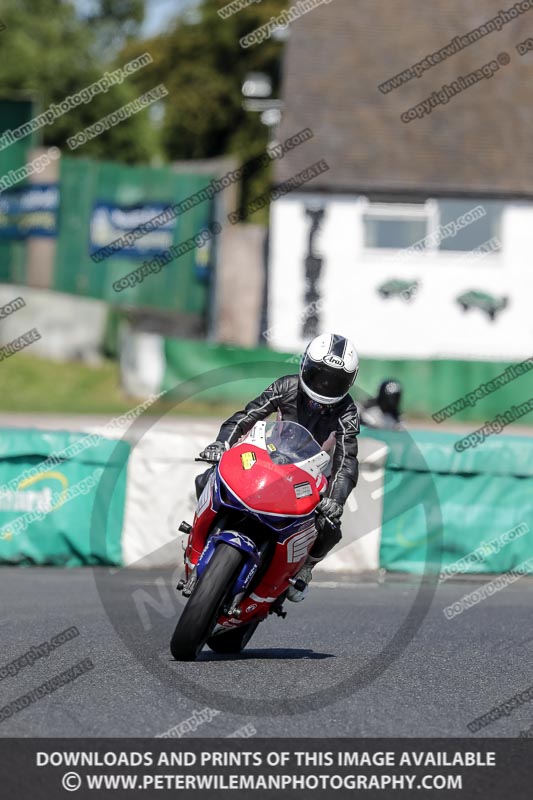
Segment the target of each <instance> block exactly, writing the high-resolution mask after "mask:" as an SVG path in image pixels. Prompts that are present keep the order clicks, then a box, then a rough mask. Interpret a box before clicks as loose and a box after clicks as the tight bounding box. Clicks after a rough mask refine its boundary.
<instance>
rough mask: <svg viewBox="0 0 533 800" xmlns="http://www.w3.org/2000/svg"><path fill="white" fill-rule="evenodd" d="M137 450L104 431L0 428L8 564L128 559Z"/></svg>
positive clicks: (0, 531)
mask: <svg viewBox="0 0 533 800" xmlns="http://www.w3.org/2000/svg"><path fill="white" fill-rule="evenodd" d="M129 454H130V446H129V444H127V443H126V442H123V441H120V442H116V441H113V440H109V439H104V438H103V437H101V436H99V435H97V434H92V435H88V434H83V433H64V432H58V431H40V430H22V429H20V430H19V429H3V430H0V564H20V565H41V564H50V565H54V566H69V567H76V566H85V565H91V564H117V565H120V564H121V563H122V550H121V537H122V525H123V519H124V505H125V496H126V468H127V463H128V458H129ZM104 474H105V475H106V478H109V476H110V475H111V477H112V478H113V480H112V481H109V483H110V484H112V485H113V486H114V488H113V490H112V493H111V494H110V496H105V495H106V492H105V491H103V492H102V491H99V492H97V488H98V486H99V484H100V481H101V479H102V476H103V475H104ZM106 483H107V480H106ZM95 523H96V524H95ZM91 526H92V533H91Z"/></svg>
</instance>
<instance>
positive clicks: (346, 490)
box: [217, 375, 359, 559]
mask: <svg viewBox="0 0 533 800" xmlns="http://www.w3.org/2000/svg"><path fill="white" fill-rule="evenodd" d="M272 413H277V415H278V418H279V419H284V420H288V421H290V422H298V423H299V424H300V425H303V426H304V428H307V430H308V431H309V433H310V434H311V435H312V436H313V437H314V438H315V439H316V441H317V442H318V443H319V445H320V446H321V447H323V449H325V450H326V451H329V452H330V454H331V450H332V449H333V455H332V462H331V476H330V479H329V482H328V488H327V490H326V495H327V496H328V497H331V498H332V499H333V500H336V501H337V502H338V503H340V505H342V506H343V505H344V503H345V502H346V500H347V498H348V495H349V494H350V492H351V491H352V489H353V488H354V486H355V485H356V484H357V478H358V473H359V464H358V461H357V449H358V445H357V434H358V433H359V414H358V411H357V408H356V405H355V403H354V402H353V400H352V398H351V397H350V396H349V395H347V396H346V397H345V398H344V399H343V400H341V401H340V403H337V404H335V405H333V406H321V407H320V408H317V404H315V403H312V402H311V401H310V400H309V398H308V397H307V395H306V394H305V393H304V392H303V391H302V389H301V388H300V381H299V376H298V375H286V376H285V377H283V378H278V380H276V381H274V383H273V384H271V385H270V386H269V387H268V388H267V389H265V391H264V392H263V393H262V394H261V395H260V396H259V397H257V398H256V399H255V400H252V401H251V402H250V403H248V405H247V406H246V407H245V409H244V410H243V411H237V413H236V414H233V416H232V417H230V418H229V419H228V420H226V422H224V424H223V425H222V427H221V429H220V431H219V434H218V436H217V440H218V441H220V442H228V443H229V445H230V446H231V445H233V444H235V442H237V441H238V439H239V438H240V437H241V436H243V435H244V434H246V433H248V431H250V430H251V429H252V428H253V426H254V425H255V423H256V422H258V421H259V420H263V419H266V418H267V417H269V416H270V415H271V414H272ZM320 528H321V529H320ZM340 539H341V530H340V526H338V525H337V526H335V527H334V528H332V526H329V525H324V526H320V527H319V535H318V538H317V540H316V542H315V544H314V546H313V548H312V551H311V556H313V557H314V558H317V559H318V558H324V556H325V555H326V553H328V552H329V550H331V548H332V547H334V546H335V545H336V544H337V543H338V542H339V541H340Z"/></svg>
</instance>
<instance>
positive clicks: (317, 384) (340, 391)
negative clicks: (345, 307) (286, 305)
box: [300, 333, 359, 405]
mask: <svg viewBox="0 0 533 800" xmlns="http://www.w3.org/2000/svg"><path fill="white" fill-rule="evenodd" d="M358 372H359V356H358V355H357V352H356V350H355V347H354V346H353V344H352V342H350V340H349V339H346V338H345V337H344V336H339V335H337V334H336V333H324V334H322V336H317V337H316V339H313V341H312V342H310V343H309V344H308V345H307V348H306V350H305V353H304V355H303V358H302V363H301V365H300V386H301V387H302V389H303V391H304V392H305V393H306V395H307V396H308V397H310V398H311V400H314V401H315V402H316V403H321V404H322V405H333V404H334V403H338V402H339V401H340V400H342V399H343V397H346V395H347V394H348V392H349V391H350V389H351V387H352V386H353V384H354V381H355V379H356V377H357V373H358Z"/></svg>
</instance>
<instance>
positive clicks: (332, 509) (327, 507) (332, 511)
mask: <svg viewBox="0 0 533 800" xmlns="http://www.w3.org/2000/svg"><path fill="white" fill-rule="evenodd" d="M316 510H317V512H318V513H319V514H321V515H322V516H324V517H327V518H328V519H329V520H330V521H331V522H333V523H338V522H339V521H340V518H341V517H342V512H343V507H342V506H341V504H340V503H337V501H336V500H332V498H331V497H323V498H322V500H321V501H320V503H319V504H318V505H317V507H316Z"/></svg>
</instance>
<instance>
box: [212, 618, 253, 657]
mask: <svg viewBox="0 0 533 800" xmlns="http://www.w3.org/2000/svg"><path fill="white" fill-rule="evenodd" d="M258 625H259V621H258V622H249V623H248V624H247V625H242V626H241V627H240V628H235V630H234V631H227V633H219V634H217V635H216V636H211V638H210V639H208V640H207V646H208V647H210V648H211V650H213V652H214V653H241V652H242V651H243V650H244V648H245V647H246V645H247V644H248V642H249V641H250V639H251V638H252V636H253V635H254V633H255V631H256V629H257V626H258Z"/></svg>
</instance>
